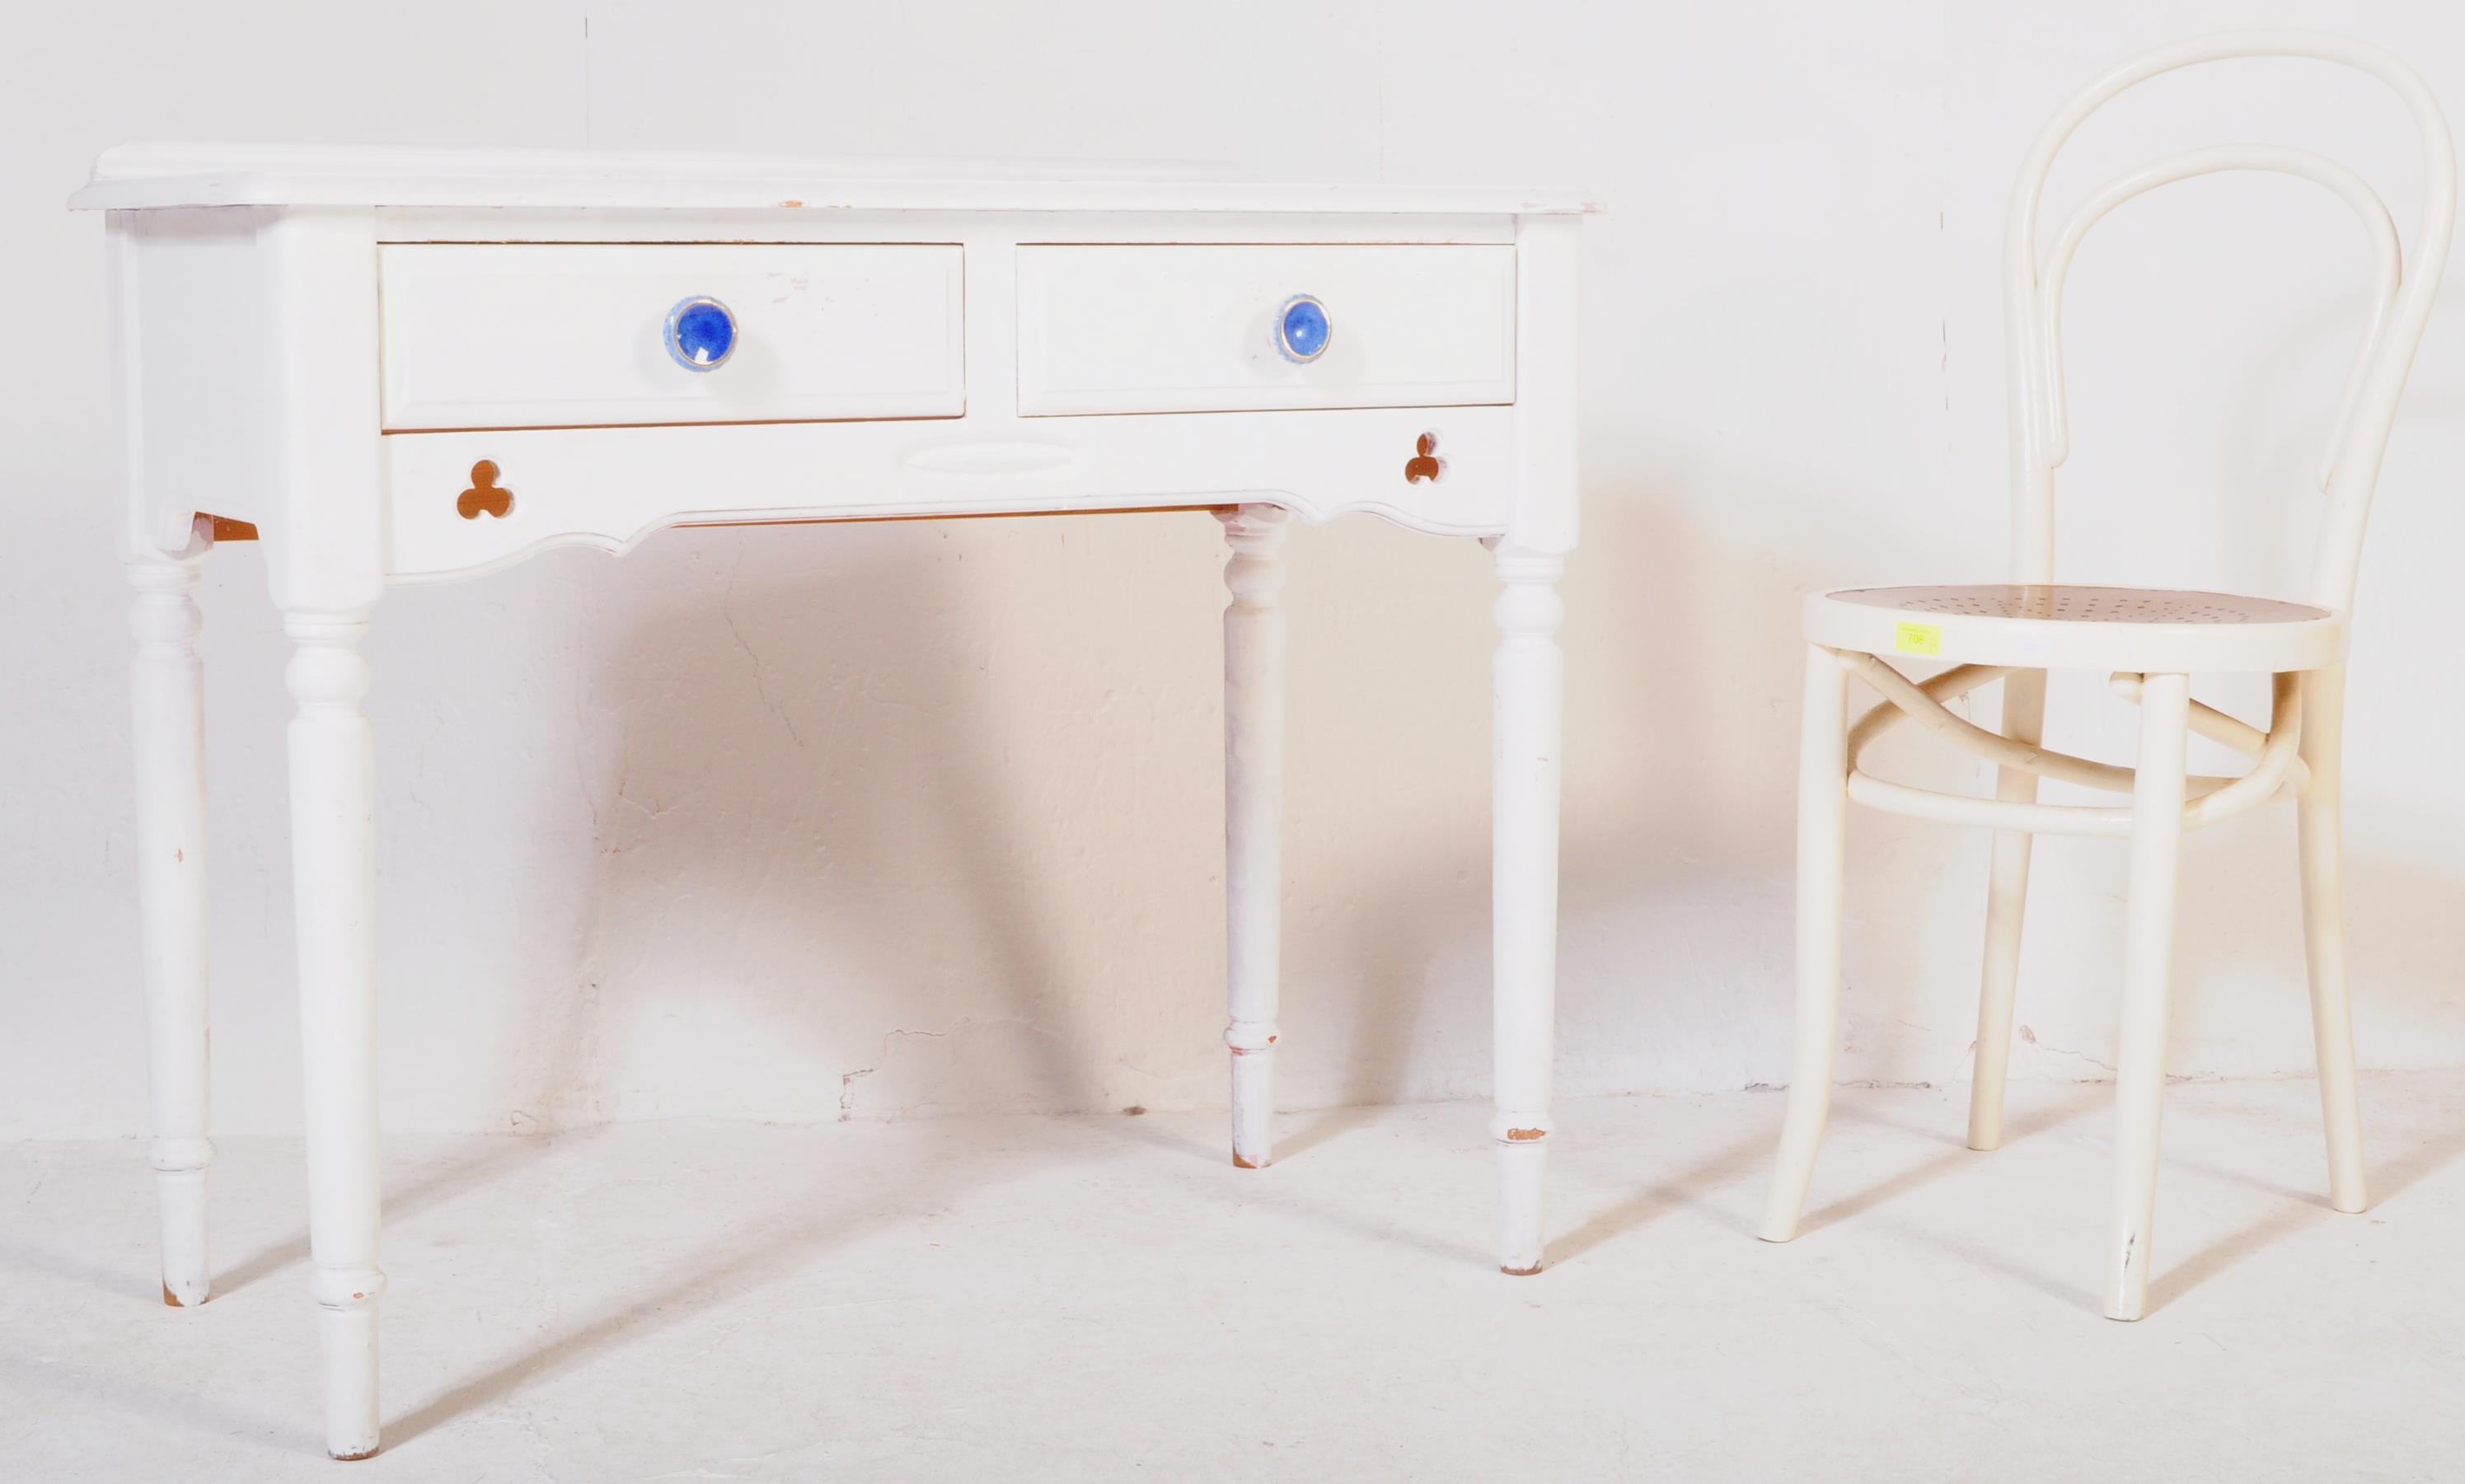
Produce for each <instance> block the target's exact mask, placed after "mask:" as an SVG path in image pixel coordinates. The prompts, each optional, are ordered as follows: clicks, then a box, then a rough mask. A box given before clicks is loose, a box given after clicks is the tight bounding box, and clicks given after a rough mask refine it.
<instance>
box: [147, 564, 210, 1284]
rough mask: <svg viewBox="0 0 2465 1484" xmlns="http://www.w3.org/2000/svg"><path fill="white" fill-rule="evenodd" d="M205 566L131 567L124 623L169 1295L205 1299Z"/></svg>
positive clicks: (157, 1182) (153, 1151)
mask: <svg viewBox="0 0 2465 1484" xmlns="http://www.w3.org/2000/svg"><path fill="white" fill-rule="evenodd" d="M197 566H198V562H197V559H196V558H194V557H190V558H189V559H187V560H173V559H170V558H163V559H154V560H145V561H140V562H135V563H132V564H131V565H130V566H129V568H128V580H129V583H130V585H131V586H132V587H135V588H136V597H135V600H134V602H133V604H132V605H131V607H130V609H129V615H128V624H129V631H130V632H131V633H133V634H134V635H135V637H136V639H137V654H136V660H135V664H134V666H133V670H132V676H131V679H132V685H131V692H132V697H131V698H132V700H133V701H134V703H135V704H134V712H133V716H134V722H135V724H134V725H133V727H132V728H131V732H130V742H131V744H132V750H133V751H134V752H135V753H136V757H137V895H138V909H139V920H140V922H141V924H142V931H141V946H142V949H143V953H144V963H145V1037H146V1045H147V1060H148V1063H149V1066H148V1072H149V1077H148V1083H149V1087H150V1101H151V1104H152V1115H153V1117H152V1122H153V1125H154V1128H153V1133H154V1141H153V1144H152V1146H151V1148H150V1150H149V1151H148V1152H149V1154H150V1156H151V1159H152V1161H153V1165H154V1194H155V1201H156V1204H157V1207H158V1214H159V1218H160V1221H161V1226H162V1233H163V1301H164V1302H165V1303H167V1304H170V1305H172V1306H173V1307H175V1308H189V1307H193V1306H194V1305H197V1304H201V1303H204V1302H205V1301H206V1298H207V1296H208V1294H209V1292H210V1291H211V1286H212V1283H211V1279H212V1274H211V1267H210V1266H209V1264H208V1261H207V1256H206V1166H207V1164H208V1163H211V1161H212V1159H213V1154H214V1149H213V1145H212V1144H211V1143H209V1142H207V1141H206V1114H207V1102H208V1097H207V1087H208V1075H207V1054H206V1045H207V1030H206V1025H207V1022H206V841H205V829H206V783H205V711H204V705H203V701H202V699H201V698H202V694H203V676H202V674H201V673H200V669H199V666H198V664H197V651H196V645H195V642H194V641H195V639H196V634H197V626H198V617H197V604H196V600H195V599H194V597H192V596H191V594H192V593H193V592H194V590H195V588H196V586H197Z"/></svg>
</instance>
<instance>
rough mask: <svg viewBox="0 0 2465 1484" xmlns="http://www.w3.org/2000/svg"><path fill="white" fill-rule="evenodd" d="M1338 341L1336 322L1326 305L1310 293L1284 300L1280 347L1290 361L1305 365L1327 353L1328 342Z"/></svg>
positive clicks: (1278, 331)
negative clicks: (1327, 314) (1336, 339)
mask: <svg viewBox="0 0 2465 1484" xmlns="http://www.w3.org/2000/svg"><path fill="white" fill-rule="evenodd" d="M1334 338H1335V321H1332V320H1330V319H1328V318H1327V316H1326V306H1325V305H1324V304H1321V303H1320V302H1319V301H1318V300H1317V299H1315V298H1313V297H1311V296H1310V295H1307V294H1296V295H1294V296H1293V297H1292V298H1290V299H1285V300H1284V307H1283V308H1281V309H1279V310H1277V312H1276V348H1277V350H1280V351H1282V352H1283V355H1284V359H1285V360H1287V361H1299V362H1300V363H1302V364H1303V365H1307V364H1308V363H1310V362H1312V361H1315V360H1317V359H1318V358H1319V357H1321V356H1322V355H1324V354H1326V346H1327V343H1328V342H1329V341H1331V340H1333V339H1334Z"/></svg>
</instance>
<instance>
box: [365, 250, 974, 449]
mask: <svg viewBox="0 0 2465 1484" xmlns="http://www.w3.org/2000/svg"><path fill="white" fill-rule="evenodd" d="M382 254H383V255H382V258H381V261H380V272H381V274H382V276H383V284H384V287H383V293H382V298H383V306H384V307H383V316H384V335H385V427H386V430H387V431H388V432H401V431H409V430H414V429H446V428H596V427H618V426H624V425H628V424H646V423H746V422H805V421H818V420H824V419H833V418H872V417H956V416H959V415H961V414H962V413H964V412H965V411H966V371H965V344H964V337H963V332H962V324H963V310H962V303H961V300H962V292H963V290H962V283H963V276H962V270H961V255H960V249H959V248H958V247H956V246H938V245H931V244H923V245H903V246H895V247H876V246H860V247H859V246H835V245H824V246H812V245H787V244H781V245H767V246H656V245H637V246H626V245H607V246H601V245H584V246H569V245H550V244H540V245H499V244H490V245H460V244H429V243H411V244H400V245H395V246H389V247H387V248H385V249H383V250H382ZM693 299H711V300H716V301H717V302H718V303H719V304H720V305H722V306H723V311H724V312H723V314H722V315H714V313H713V312H712V311H710V310H708V309H704V310H701V311H699V312H698V313H697V314H696V315H695V316H694V317H693V318H692V319H690V320H688V321H686V325H687V328H686V330H685V332H684V333H685V343H686V344H687V345H688V346H691V347H695V348H698V349H700V352H701V354H702V355H703V356H705V357H708V356H709V355H710V354H711V351H712V347H713V346H714V345H720V346H723V348H724V352H725V353H724V357H723V359H722V360H720V361H719V362H718V364H717V365H714V366H713V367H711V368H709V369H695V368H693V367H691V366H688V365H684V364H682V363H681V362H680V361H679V359H678V358H677V354H676V353H675V352H674V351H672V349H671V332H670V327H669V321H670V317H671V314H672V312H673V311H675V310H677V308H678V307H679V306H680V305H682V304H684V303H685V302H686V301H688V300H693ZM730 321H732V328H731V327H730Z"/></svg>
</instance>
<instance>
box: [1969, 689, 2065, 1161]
mask: <svg viewBox="0 0 2465 1484" xmlns="http://www.w3.org/2000/svg"><path fill="white" fill-rule="evenodd" d="M2045 722H2046V673H2045V672H2044V671H2042V670H2023V671H2019V672H2016V673H2015V674H2013V675H2012V676H2010V677H2009V678H2007V679H2006V680H2004V682H2003V735H2004V736H2006V737H2009V738H2010V739H2011V740H2012V741H2014V742H2028V743H2030V744H2031V745H2032V746H2033V745H2034V744H2035V743H2036V742H2037V740H2038V738H2039V737H2040V736H2042V735H2043V733H2044V731H2045ZM1994 796H1995V797H1996V798H1998V799H2004V800H2008V801H2011V802H2015V803H2020V804H2033V803H2035V802H2036V799H2037V775H2036V774H2034V773H2032V772H2028V771H2026V770H2024V769H2021V768H2016V767H2007V768H2003V769H2001V770H2000V777H1999V778H1998V779H1997V780H1996V782H1995V786H1994ZM2034 838H2035V836H2033V835H2032V834H2030V833H2029V831H2026V830H1998V831H1994V860H1993V864H1992V865H1991V866H1990V867H1989V868H1988V880H1987V885H1986V964H1985V968H1984V971H1983V972H1982V973H1981V974H1980V975H1979V979H1980V984H1979V986H1978V993H1977V1054H1976V1059H1975V1061H1974V1062H1973V1063H1972V1064H1971V1065H1972V1066H1973V1068H1974V1069H1975V1070H1974V1073H1973V1076H1972V1079H1971V1081H1970V1082H1969V1085H1968V1147H1970V1148H1971V1149H1993V1148H1997V1147H2000V1146H2001V1144H2002V1142H2003V1087H2004V1082H2005V1080H2006V1078H2007V1077H2008V1076H2009V1075H2010V1069H2011V1000H2012V995H2013V992H2014V991H2015V990H2016V989H2017V987H2018V985H2019V980H2020V924H2021V920H2022V919H2023V918H2025V917H2026V916H2027V914H2028V910H2029V846H2030V844H2031V842H2032V840H2033V839H2034Z"/></svg>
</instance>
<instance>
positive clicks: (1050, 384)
mask: <svg viewBox="0 0 2465 1484" xmlns="http://www.w3.org/2000/svg"><path fill="white" fill-rule="evenodd" d="M1297 298H1306V299H1314V300H1316V302H1317V306H1318V308H1317V311H1316V316H1315V318H1309V317H1311V315H1312V312H1311V311H1310V310H1309V309H1306V308H1303V309H1300V310H1299V311H1298V313H1299V314H1300V315H1301V316H1303V317H1305V318H1303V319H1301V320H1299V321H1296V322H1295V325H1294V328H1295V330H1296V331H1298V332H1299V342H1298V343H1293V342H1284V343H1279V339H1280V337H1279V334H1278V331H1279V328H1280V323H1281V321H1282V317H1283V315H1284V313H1285V312H1286V309H1287V306H1289V305H1292V304H1293V303H1294V302H1295V300H1296V299H1297ZM1321 335H1322V337H1323V338H1322V340H1321V339H1320V338H1319V337H1320V336H1321ZM1313 349H1315V350H1317V351H1318V352H1319V353H1318V354H1316V355H1315V357H1308V355H1307V353H1308V352H1309V351H1311V350H1313ZM1297 351H1298V352H1299V355H1297V354H1296V353H1295V352H1297ZM1018 383H1019V385H1018V410H1019V411H1020V413H1022V414H1023V415H1026V416H1031V417H1032V416H1037V415H1046V414H1056V413H1094V412H1235V411H1268V410H1297V409H1306V408H1370V407H1445V406H1477V405H1482V404H1492V403H1508V402H1513V401H1514V400H1515V249H1514V248H1513V247H1511V246H1507V245H1505V244H1498V245H1470V244H1467V245H1428V246H1405V245H1389V244H1375V245H1354V246H1280V245H1270V246H1203V245H1172V246H1096V245H1086V246H1079V245H1050V246H1033V247H1022V248H1020V249H1019V250H1018Z"/></svg>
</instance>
